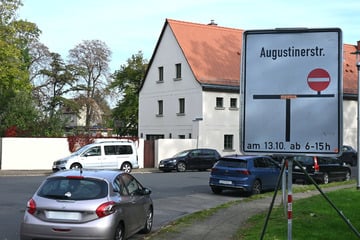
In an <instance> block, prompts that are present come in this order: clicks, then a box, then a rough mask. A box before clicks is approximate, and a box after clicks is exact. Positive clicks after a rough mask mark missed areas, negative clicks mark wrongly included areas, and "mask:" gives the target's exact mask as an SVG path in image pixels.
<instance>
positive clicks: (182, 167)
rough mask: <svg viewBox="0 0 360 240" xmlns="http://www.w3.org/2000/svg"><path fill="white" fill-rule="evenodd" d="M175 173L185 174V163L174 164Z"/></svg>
mask: <svg viewBox="0 0 360 240" xmlns="http://www.w3.org/2000/svg"><path fill="white" fill-rule="evenodd" d="M176 171H178V172H185V171H186V163H184V162H178V163H177V164H176Z"/></svg>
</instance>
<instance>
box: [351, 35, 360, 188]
mask: <svg viewBox="0 0 360 240" xmlns="http://www.w3.org/2000/svg"><path fill="white" fill-rule="evenodd" d="M352 54H355V55H356V67H357V71H358V80H357V84H358V91H357V95H358V99H357V152H358V154H357V167H356V168H357V185H356V189H357V190H360V166H359V165H360V153H359V151H360V41H358V42H357V46H356V51H355V52H353V53H352Z"/></svg>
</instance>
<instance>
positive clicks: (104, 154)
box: [52, 140, 139, 172]
mask: <svg viewBox="0 0 360 240" xmlns="http://www.w3.org/2000/svg"><path fill="white" fill-rule="evenodd" d="M74 168H93V169H94V168H98V169H120V170H122V171H125V172H131V170H132V169H133V168H139V164H138V156H137V151H136V147H135V144H134V142H132V141H130V140H114V141H102V142H101V141H98V142H95V143H91V144H88V145H85V146H83V147H82V148H80V149H78V150H77V151H76V152H74V153H72V154H71V155H70V156H68V157H66V158H62V159H60V160H57V161H55V162H54V163H53V167H52V170H53V172H56V171H59V170H65V169H74Z"/></svg>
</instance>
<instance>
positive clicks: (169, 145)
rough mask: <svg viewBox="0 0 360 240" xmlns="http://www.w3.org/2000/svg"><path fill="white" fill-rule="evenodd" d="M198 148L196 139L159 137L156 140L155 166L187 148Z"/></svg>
mask: <svg viewBox="0 0 360 240" xmlns="http://www.w3.org/2000/svg"><path fill="white" fill-rule="evenodd" d="M192 148H196V139H158V140H156V141H155V167H156V168H157V167H158V163H159V162H160V161H161V160H163V159H166V158H170V157H172V156H174V155H175V154H176V153H178V152H181V151H183V150H186V149H192Z"/></svg>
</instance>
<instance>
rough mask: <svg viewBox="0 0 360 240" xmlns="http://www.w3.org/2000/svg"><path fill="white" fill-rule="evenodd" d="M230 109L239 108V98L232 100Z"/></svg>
mask: <svg viewBox="0 0 360 240" xmlns="http://www.w3.org/2000/svg"><path fill="white" fill-rule="evenodd" d="M230 108H233V109H234V108H237V98H230Z"/></svg>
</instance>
